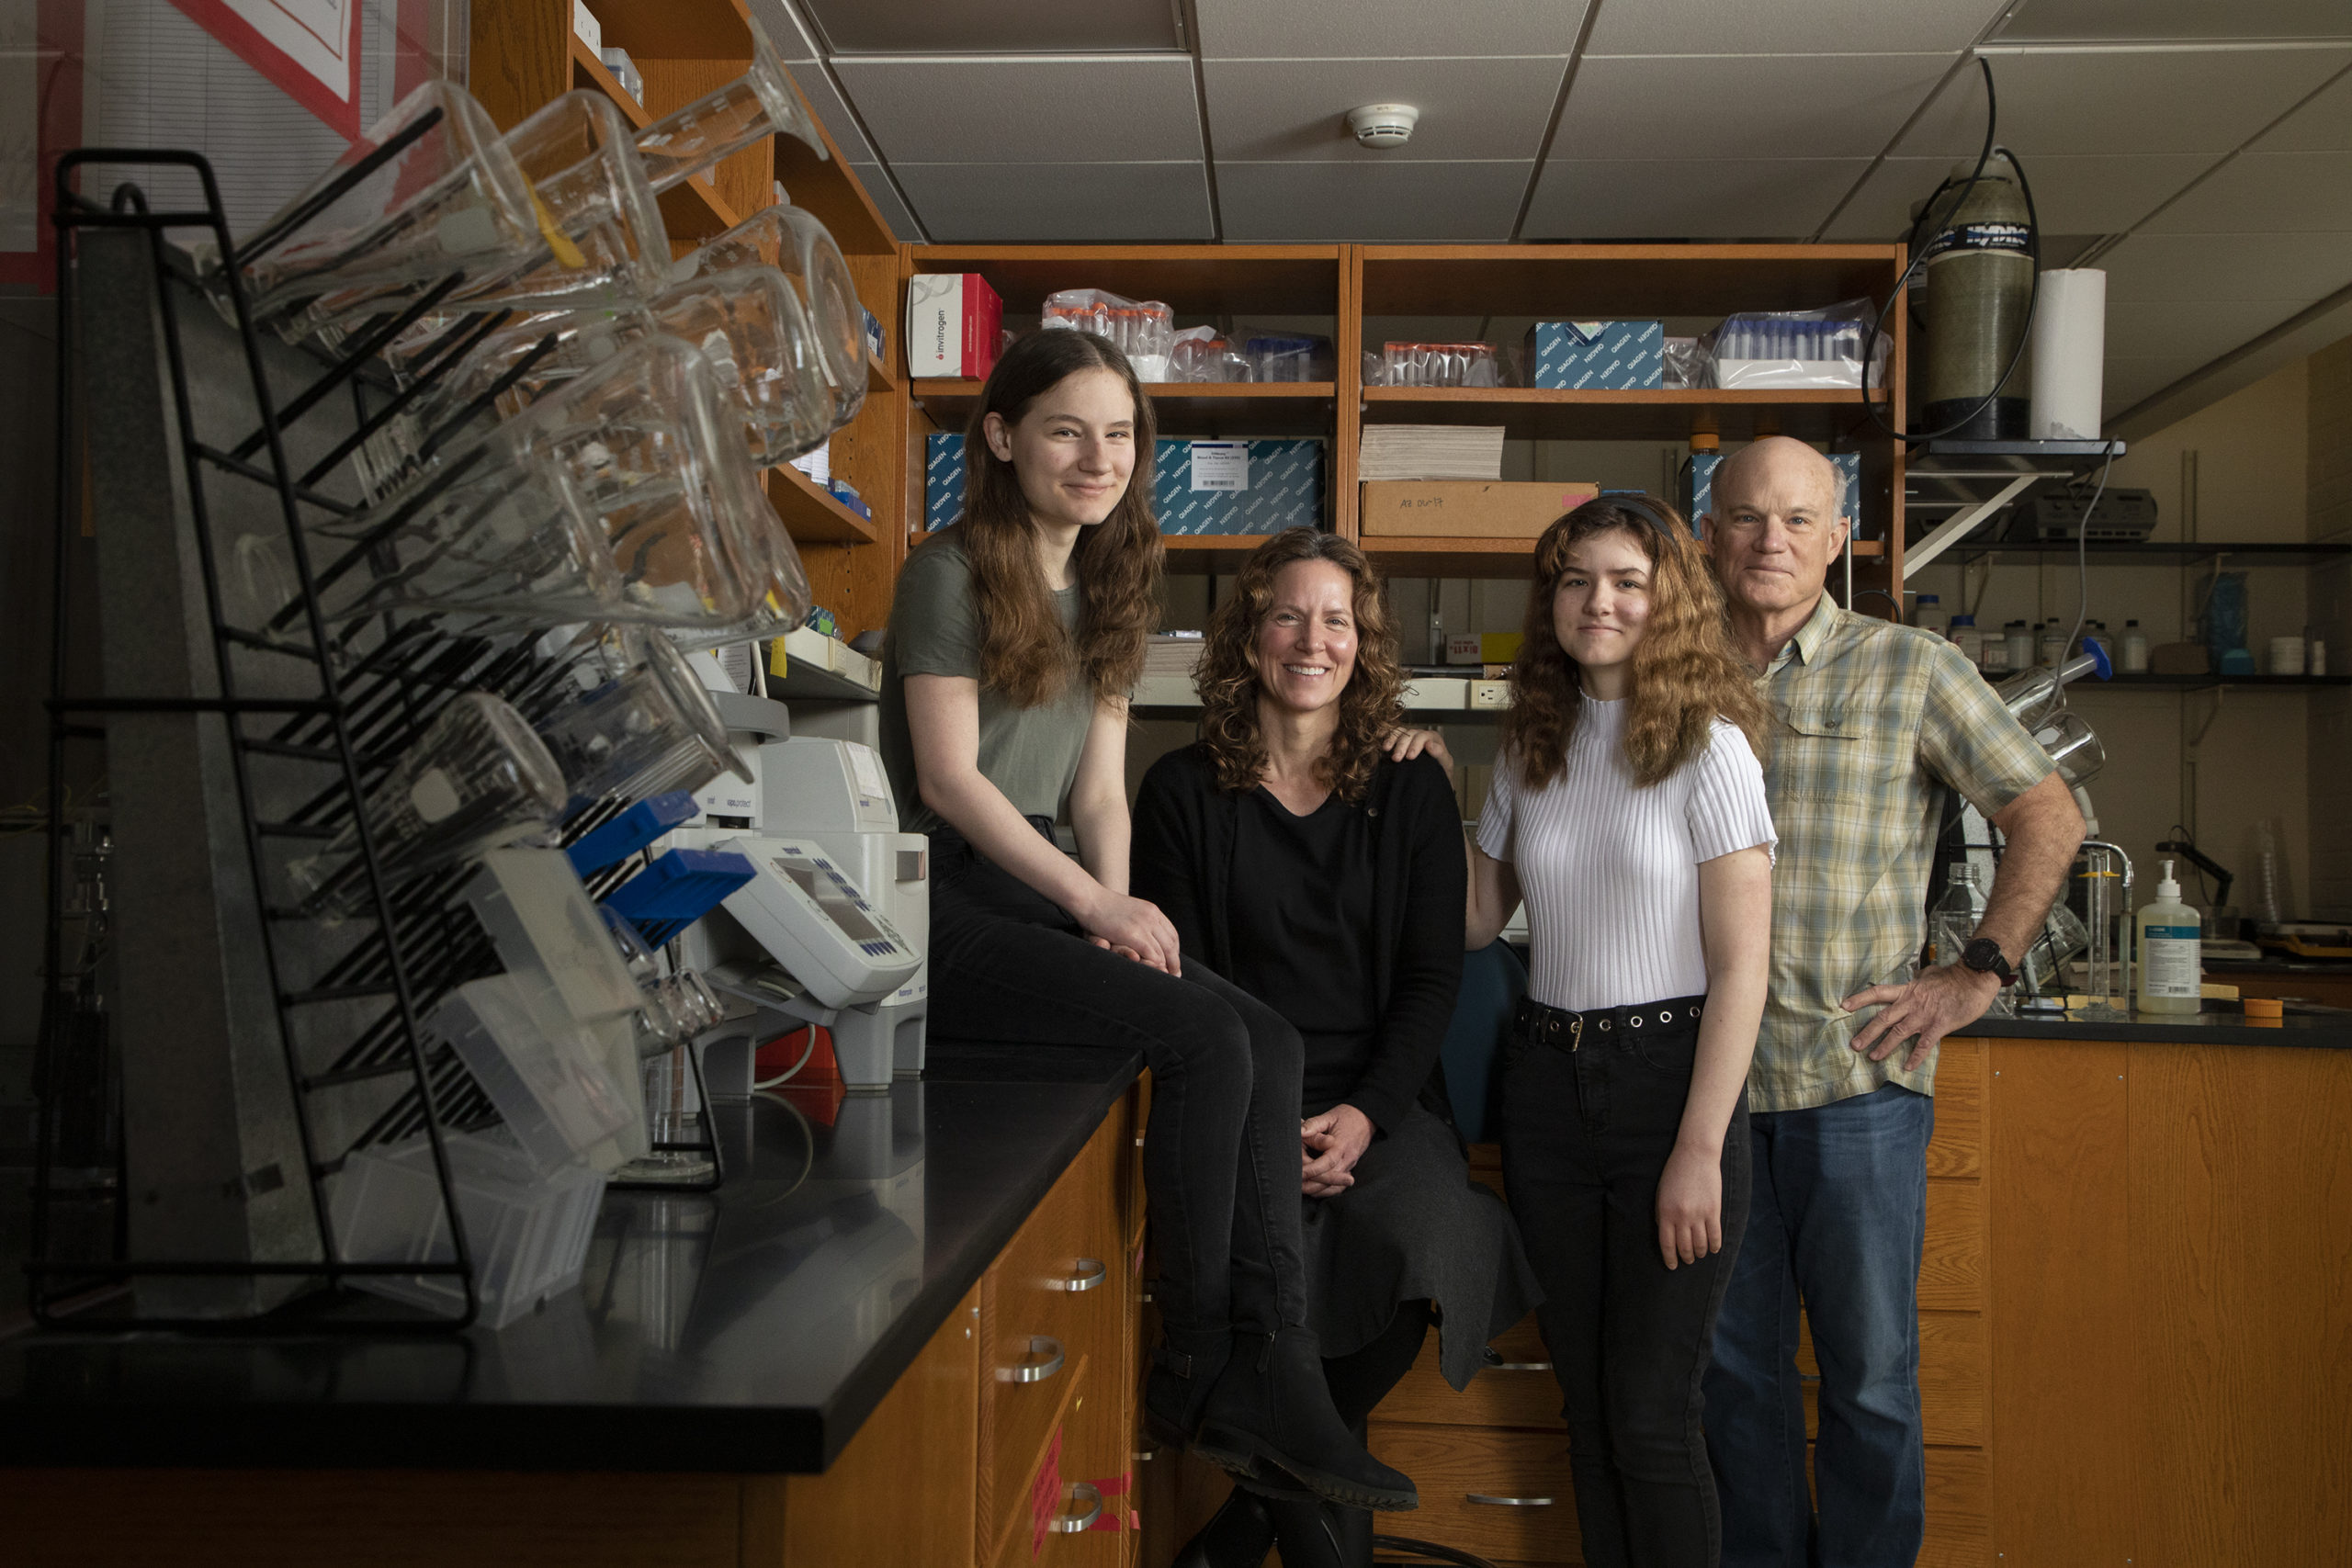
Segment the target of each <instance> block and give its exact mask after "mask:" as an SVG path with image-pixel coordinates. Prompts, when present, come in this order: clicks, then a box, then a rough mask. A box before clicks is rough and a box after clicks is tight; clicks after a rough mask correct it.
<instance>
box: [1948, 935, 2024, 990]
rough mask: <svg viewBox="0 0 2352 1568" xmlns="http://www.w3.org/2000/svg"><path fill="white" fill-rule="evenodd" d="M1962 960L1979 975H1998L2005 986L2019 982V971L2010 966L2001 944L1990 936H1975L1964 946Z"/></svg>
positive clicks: (1961, 952)
mask: <svg viewBox="0 0 2352 1568" xmlns="http://www.w3.org/2000/svg"><path fill="white" fill-rule="evenodd" d="M1960 962H1961V964H1962V965H1963V966H1964V967H1966V968H1970V969H1973V970H1975V971H1976V972H1977V973H1978V974H1979V975H1998V976H2000V977H2001V984H2003V985H2004V986H2013V985H2015V984H2017V978H2018V972H2017V971H2016V970H2014V969H2012V968H2010V967H2009V961H2008V960H2007V959H2006V958H2004V957H2002V956H2001V944H2000V943H1999V942H1995V941H1994V940H1993V939H1992V938H1991V937H1989V936H1980V937H1977V938H1974V939H1973V940H1972V941H1971V942H1969V944H1968V945H1967V946H1966V947H1963V948H1962V949H1961V950H1960Z"/></svg>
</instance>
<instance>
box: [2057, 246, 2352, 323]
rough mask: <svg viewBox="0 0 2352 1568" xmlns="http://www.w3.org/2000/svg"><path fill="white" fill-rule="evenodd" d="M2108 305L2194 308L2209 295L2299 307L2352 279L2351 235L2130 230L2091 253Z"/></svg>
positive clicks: (2214, 298) (2224, 298) (2206, 301)
mask: <svg viewBox="0 0 2352 1568" xmlns="http://www.w3.org/2000/svg"><path fill="white" fill-rule="evenodd" d="M2098 265H2099V266H2101V267H2103V268H2105V269H2106V272H2107V298H2108V301H2109V310H2113V309H2114V308H2115V307H2116V306H2117V305H2119V304H2123V303H2131V304H2147V305H2162V306H2165V307H2168V308H2169V307H2179V308H2184V309H2185V308H2188V307H2201V306H2202V305H2204V304H2206V303H2210V302H2212V301H2217V300H2220V301H2227V300H2241V301H2243V300H2291V301H2292V302H2294V303H2295V304H2297V305H2307V304H2309V303H2310V302H2311V301H2312V300H2314V299H2318V298H2320V296H2322V295H2324V294H2333V293H2335V291H2336V290H2337V289H2339V288H2343V287H2345V286H2346V284H2352V241H2347V240H2346V238H2345V236H2344V235H2342V234H2134V235H2132V236H2131V238H2130V239H2127V240H2125V241H2124V242H2123V243H2121V244H2120V245H2118V246H2116V247H2115V248H2114V249H2113V250H2111V251H2109V252H2108V253H2107V254H2105V255H2103V256H2101V257H2099V259H2098Z"/></svg>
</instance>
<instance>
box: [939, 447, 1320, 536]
mask: <svg viewBox="0 0 2352 1568" xmlns="http://www.w3.org/2000/svg"><path fill="white" fill-rule="evenodd" d="M927 446H928V449H927V450H926V452H925V453H924V462H923V496H922V501H923V505H922V522H923V528H924V530H925V531H926V532H933V533H935V532H937V531H938V530H939V529H942V528H944V527H946V526H947V525H949V524H951V523H953V522H955V521H956V518H957V517H958V516H959V515H961V514H962V513H963V510H964V438H963V437H962V436H961V435H951V434H934V435H932V436H930V437H929V438H928V443H927ZM1196 449H1197V450H1196ZM1324 486H1325V479H1324V463H1323V443H1322V442H1320V441H1314V440H1304V441H1162V442H1160V443H1159V450H1158V451H1157V452H1156V453H1155V454H1153V463H1152V505H1153V509H1154V510H1155V511H1156V512H1157V513H1159V531H1160V532H1161V533H1162V534H1279V533H1281V532H1282V531H1283V529H1284V528H1295V527H1298V526H1300V525H1306V526H1307V527H1317V526H1320V525H1321V524H1322V521H1323V492H1324Z"/></svg>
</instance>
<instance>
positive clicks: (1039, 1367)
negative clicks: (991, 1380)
mask: <svg viewBox="0 0 2352 1568" xmlns="http://www.w3.org/2000/svg"><path fill="white" fill-rule="evenodd" d="M1029 1353H1030V1354H1031V1355H1033V1356H1043V1357H1045V1358H1046V1359H1044V1360H1042V1361H1023V1363H1022V1364H1021V1365H1019V1366H1017V1367H999V1368H998V1369H997V1370H996V1381H997V1382H1045V1381H1046V1379H1047V1378H1049V1377H1052V1376H1053V1375H1054V1374H1055V1373H1056V1372H1057V1371H1061V1370H1062V1360H1063V1357H1062V1342H1061V1341H1060V1340H1058V1339H1057V1338H1055V1337H1053V1336H1051V1335H1050V1334H1032V1335H1031V1336H1030V1337H1029Z"/></svg>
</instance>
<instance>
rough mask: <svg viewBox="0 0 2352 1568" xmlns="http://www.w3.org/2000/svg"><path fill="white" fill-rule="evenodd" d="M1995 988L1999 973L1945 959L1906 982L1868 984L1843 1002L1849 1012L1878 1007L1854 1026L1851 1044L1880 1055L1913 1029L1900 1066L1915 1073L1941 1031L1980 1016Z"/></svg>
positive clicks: (1890, 1051)
mask: <svg viewBox="0 0 2352 1568" xmlns="http://www.w3.org/2000/svg"><path fill="white" fill-rule="evenodd" d="M2000 994H2001V979H2000V976H1997V975H1993V974H1989V973H1980V972H1979V971H1977V970H1974V969H1970V968H1966V967H1964V966H1962V965H1961V964H1944V965H1942V966H1940V967H1939V968H1934V969H1929V970H1928V971H1927V972H1926V973H1924V974H1922V975H1921V976H1919V977H1918V978H1917V979H1916V980H1914V981H1912V982H1911V983H1910V984H1909V985H1907V986H1872V987H1871V988H1870V989H1869V990H1867V991H1860V992H1857V993H1856V994H1854V995H1853V996H1850V997H1848V998H1846V1000H1845V1002H1844V1003H1843V1004H1842V1005H1843V1006H1844V1007H1845V1009H1846V1010H1847V1011H1848V1012H1860V1011H1861V1010H1862V1009H1864V1008H1867V1007H1875V1008H1879V1009H1880V1012H1879V1015H1878V1016H1877V1017H1876V1018H1874V1019H1872V1020H1871V1021H1869V1022H1868V1023H1866V1024H1864V1025H1862V1027H1861V1028H1860V1029H1859V1030H1856V1031H1855V1032H1854V1039H1853V1047H1854V1049H1855V1050H1857V1051H1863V1052H1867V1053H1869V1055H1870V1059H1871V1061H1873V1062H1883V1061H1885V1060H1886V1058H1887V1057H1888V1056H1889V1055H1892V1054H1893V1053H1894V1048H1895V1047H1896V1046H1897V1045H1899V1044H1901V1043H1903V1042H1904V1041H1905V1040H1906V1039H1909V1038H1910V1037H1911V1036H1912V1035H1915V1034H1916V1035H1917V1036H1918V1038H1917V1039H1916V1040H1913V1041H1912V1042H1911V1051H1910V1054H1909V1055H1906V1056H1905V1057H1904V1058H1903V1070H1904V1071H1905V1072H1906V1073H1916V1072H1917V1071H1918V1070H1919V1064H1920V1063H1922V1062H1924V1061H1926V1060H1927V1059H1928V1052H1930V1051H1932V1050H1934V1049H1935V1048H1936V1047H1937V1046H1939V1045H1940V1044H1942V1043H1943V1038H1944V1036H1945V1035H1947V1034H1950V1033H1951V1032H1952V1031H1953V1030H1955V1029H1964V1028H1966V1027H1967V1026H1968V1025H1970V1024H1972V1023H1974V1022H1975V1021H1977V1020H1978V1019H1980V1018H1983V1017H1984V1016H1985V1009H1986V1008H1989V1007H1991V1006H1992V1005H1993V998H1995V997H1997V996H1999V995H2000Z"/></svg>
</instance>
